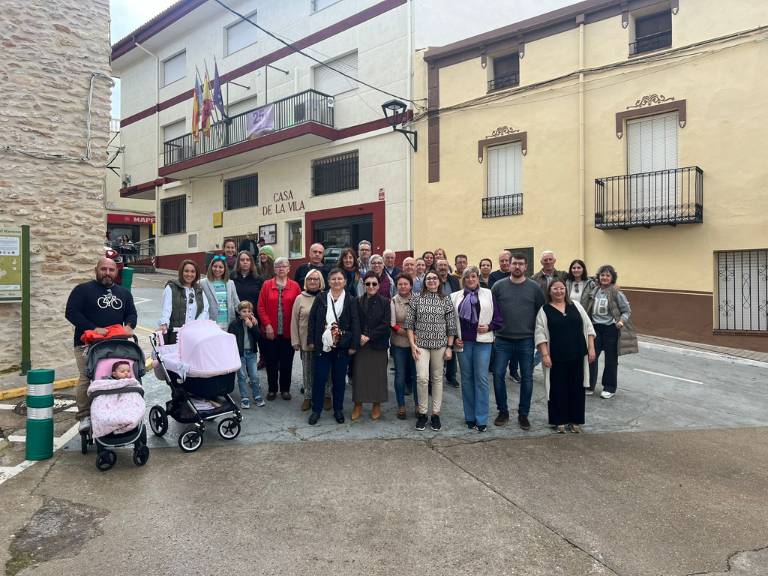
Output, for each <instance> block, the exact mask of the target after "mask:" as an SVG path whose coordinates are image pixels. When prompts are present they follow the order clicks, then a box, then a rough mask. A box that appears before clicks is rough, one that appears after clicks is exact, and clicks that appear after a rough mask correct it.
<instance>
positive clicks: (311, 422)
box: [308, 412, 320, 426]
mask: <svg viewBox="0 0 768 576" xmlns="http://www.w3.org/2000/svg"><path fill="white" fill-rule="evenodd" d="M318 420H320V414H318V413H317V412H312V414H310V415H309V420H308V422H309V425H310V426H314V425H315V424H317V421H318Z"/></svg>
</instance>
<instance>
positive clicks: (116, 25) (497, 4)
mask: <svg viewBox="0 0 768 576" xmlns="http://www.w3.org/2000/svg"><path fill="white" fill-rule="evenodd" d="M175 1H176V0H110V8H111V11H112V22H111V34H112V43H113V44H114V43H115V42H117V41H118V40H120V39H121V38H124V37H125V36H127V35H128V34H130V33H131V32H132V31H133V30H135V29H136V28H138V27H139V26H141V25H142V24H144V23H145V22H146V21H147V20H150V19H151V18H153V17H154V16H156V15H157V14H159V13H160V12H162V11H163V10H165V9H166V8H168V6H170V5H171V4H173V3H174V2H175ZM273 1H275V0H273ZM281 1H285V2H296V3H304V2H309V1H310V0H281ZM342 1H343V0H342ZM412 1H413V6H414V8H413V9H414V15H415V18H416V20H415V21H416V30H415V41H414V45H415V48H423V47H426V46H442V45H444V44H449V43H451V42H455V41H456V40H461V39H462V38H467V37H469V36H474V35H476V34H480V33H481V32H486V31H488V30H493V29H495V28H500V27H501V26H505V25H507V24H511V23H513V22H517V21H519V20H524V19H526V18H530V17H532V16H536V15H538V14H543V13H544V12H549V11H550V10H556V9H557V8H562V7H563V6H567V5H568V4H573V3H575V2H576V0H473V1H470V0H412ZM481 6H482V9H478V8H479V7H481ZM112 117H113V118H119V117H120V81H119V80H117V79H116V85H115V88H114V89H113V91H112Z"/></svg>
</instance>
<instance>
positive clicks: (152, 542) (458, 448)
mask: <svg viewBox="0 0 768 576" xmlns="http://www.w3.org/2000/svg"><path fill="white" fill-rule="evenodd" d="M162 280H163V279H162V278H160V277H152V276H140V277H138V278H137V280H136V287H135V289H134V294H135V297H136V299H137V302H138V306H137V307H138V308H139V319H140V324H141V325H142V326H144V327H148V328H151V327H152V326H154V325H155V323H156V319H157V316H158V315H159V306H160V303H159V296H160V291H161V287H162ZM140 336H141V338H142V339H143V340H144V341H146V338H147V333H146V332H142V331H140ZM767 367H768V365H766V364H763V363H761V362H757V361H753V360H744V359H738V358H732V357H726V356H723V355H721V354H715V353H712V352H701V351H696V350H691V349H681V348H676V347H672V346H669V345H666V344H659V343H645V344H643V345H642V347H641V353H640V354H638V355H635V356H630V357H622V359H621V363H620V370H619V393H618V394H617V395H616V397H615V398H613V399H611V400H602V399H600V398H599V397H597V396H593V397H589V398H588V399H587V424H586V426H585V432H586V433H585V434H582V435H573V434H569V435H565V436H554V435H552V434H551V431H550V429H549V427H548V426H546V404H545V401H544V398H543V394H544V391H543V382H542V376H541V374H540V372H539V371H538V370H537V373H536V377H535V391H534V405H533V408H532V411H531V420H532V425H533V428H532V430H531V431H530V432H523V431H522V430H520V429H519V428H518V427H517V426H516V424H512V425H510V426H507V427H504V428H498V427H495V426H491V428H490V429H489V431H488V432H487V433H486V434H483V435H480V434H478V433H477V432H472V431H467V430H466V429H465V428H464V426H463V417H462V413H461V402H460V396H459V393H458V391H457V390H454V389H449V390H448V391H447V394H446V400H445V403H444V404H445V406H444V411H443V415H444V418H443V422H444V429H443V430H442V431H441V432H439V433H435V432H432V431H425V432H417V431H415V430H414V428H413V423H414V422H413V418H411V417H410V416H411V414H412V408H411V406H410V405H409V419H408V421H406V422H402V421H399V420H397V419H396V418H395V407H394V405H393V404H394V402H393V400H394V398H393V394H390V403H389V404H388V405H387V406H386V407H385V409H384V417H383V419H382V420H381V421H379V422H372V421H371V420H370V419H369V417H368V415H367V414H366V415H365V416H364V417H363V419H361V421H359V422H356V423H350V422H349V420H348V421H347V423H346V424H344V425H341V426H340V425H337V424H336V423H335V421H334V420H333V419H332V417H331V416H330V414H329V413H325V414H324V416H323V418H322V419H321V420H320V424H318V425H317V426H314V427H310V426H309V425H308V424H307V423H306V416H307V413H302V412H300V411H299V406H300V403H301V398H300V395H299V393H298V385H297V384H298V382H300V362H299V361H298V358H297V361H296V363H295V370H294V383H295V388H296V390H295V391H294V392H295V393H294V398H293V400H291V401H290V402H286V401H283V400H281V399H278V400H276V401H274V402H270V403H268V405H267V406H266V407H264V408H253V409H251V410H247V411H244V416H245V419H244V422H243V432H242V434H241V436H240V437H239V438H238V439H236V440H234V441H229V442H225V441H223V440H221V439H219V438H218V435H217V434H216V431H215V429H214V428H213V427H211V428H210V429H209V431H208V432H207V433H206V439H205V444H204V445H203V447H202V448H201V450H200V451H199V452H197V453H195V454H182V453H181V451H180V450H179V448H178V446H177V444H176V439H177V437H178V434H179V432H180V431H183V430H184V429H185V428H184V427H183V426H182V425H179V424H176V423H173V422H172V423H171V429H170V430H169V433H168V434H167V435H166V436H165V437H164V438H151V441H150V446H151V448H152V453H151V458H150V461H149V463H148V464H147V465H146V466H145V467H144V468H136V467H135V466H134V465H133V463H132V462H131V458H130V452H129V451H120V452H119V454H118V455H119V458H118V462H117V465H116V466H115V468H114V469H112V470H111V471H109V472H106V473H102V472H99V471H98V470H96V467H95V466H94V458H95V457H94V455H93V454H92V453H91V454H89V455H88V456H82V455H81V454H80V452H79V440H78V439H77V438H75V439H74V440H73V441H71V442H70V443H69V444H68V445H67V446H66V447H65V448H64V449H63V450H60V451H58V452H57V453H56V454H55V456H54V458H53V459H52V460H50V461H47V462H42V463H38V464H35V465H34V466H32V467H30V468H28V469H27V470H25V471H24V472H22V473H21V474H19V475H18V476H16V477H14V478H13V479H11V480H9V481H7V482H5V483H4V484H2V485H0V506H2V509H3V511H4V521H3V522H2V524H1V525H0V539H2V541H3V542H9V545H6V546H0V565H5V566H6V572H7V573H8V574H17V573H18V574H31V573H34V574H36V575H43V574H60V573H71V574H102V573H104V572H108V573H114V572H115V570H118V571H119V573H120V574H214V573H224V572H228V573H233V574H252V573H259V574H278V573H281V574H285V573H291V574H292V573H303V572H307V573H319V574H353V573H354V574H393V573H394V574H400V573H426V572H428V573H437V574H440V573H442V574H467V573H485V574H527V575H539V574H540V575H556V574H563V575H582V574H584V575H586V574H590V575H603V574H616V575H622V576H624V575H626V576H636V575H645V574H648V575H651V574H661V575H687V574H707V575H709V576H713V575H720V574H729V575H747V574H749V575H758V574H768V528H766V527H768V506H766V503H765V494H766V493H768V464H766V462H768V440H766V431H768V400H766V389H767V388H768V377H767V376H766V374H768V372H767V371H766V368H767ZM261 375H262V378H263V380H262V387H263V388H266V382H265V379H266V374H265V373H264V372H263V371H262V372H261ZM144 385H145V388H146V390H147V403H148V406H149V405H151V404H153V403H162V402H164V401H165V400H166V399H167V398H168V387H167V386H166V385H165V383H163V382H161V381H158V380H157V379H156V378H155V377H154V376H153V375H151V374H148V376H147V377H146V378H145V379H144ZM508 387H509V391H510V405H511V406H514V404H515V403H516V398H517V392H516V384H514V382H512V381H511V380H510V381H509V382H508ZM236 395H237V393H235V396H236ZM347 398H349V395H348V396H347ZM492 402H493V401H492ZM349 409H350V406H349V405H348V406H347V416H349ZM6 412H7V411H6ZM6 417H7V416H6ZM70 424H71V416H70V417H69V420H62V423H61V424H60V430H59V429H57V435H63V434H64V433H65V432H66V429H67V428H68V427H69V425H70ZM20 425H21V426H23V421H22V423H21V424H20ZM4 429H5V425H4ZM20 433H21V434H23V429H22V430H21V432H20ZM10 453H12V449H11V448H9V449H6V450H5V455H4V456H2V455H3V452H2V451H0V456H2V457H4V458H8V457H9V456H8V454H10ZM16 453H17V454H18V453H19V452H18V449H16ZM32 565H36V567H35V568H31V567H30V568H28V569H26V570H25V567H27V566H32Z"/></svg>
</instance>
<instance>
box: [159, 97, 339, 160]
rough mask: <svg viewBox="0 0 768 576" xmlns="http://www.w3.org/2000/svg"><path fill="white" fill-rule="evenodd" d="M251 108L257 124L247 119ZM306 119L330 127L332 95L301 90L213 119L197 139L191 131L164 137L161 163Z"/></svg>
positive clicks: (246, 138) (230, 143)
mask: <svg viewBox="0 0 768 576" xmlns="http://www.w3.org/2000/svg"><path fill="white" fill-rule="evenodd" d="M270 107H271V110H270ZM254 112H261V113H262V121H261V122H260V123H258V124H256V123H255V122H254V121H253V120H254V118H251V122H249V116H250V115H251V114H252V113H254ZM268 112H271V114H270V113H268ZM306 122H316V123H318V124H323V125H325V126H331V127H332V126H333V96H328V95H327V94H323V93H322V92H317V91H316V90H305V91H304V92H299V93H298V94H294V95H292V96H288V97H287V98H283V99H282V100H277V101H275V102H272V103H271V104H265V105H264V106H260V107H259V108H254V109H253V110H248V111H246V112H243V113H242V114H238V115H237V116H230V117H229V118H227V119H226V120H222V121H221V122H216V123H215V124H213V125H212V126H211V130H210V134H209V135H208V136H205V135H204V134H203V133H202V131H201V132H200V134H199V136H198V138H197V140H195V138H193V136H192V134H185V135H184V136H179V137H178V138H174V139H173V140H168V141H167V142H165V143H164V145H163V152H164V165H165V166H171V165H172V164H176V163H178V162H183V161H185V160H189V159H191V158H195V157H196V156H200V155H202V154H207V153H208V152H214V151H216V150H221V149H222V148H226V147H227V146H232V145H233V144H239V143H240V142H245V141H246V140H249V139H251V138H258V137H260V136H264V135H265V134H271V133H273V132H280V131H281V130H285V129H287V128H292V127H294V126H298V125H299V124H304V123H306Z"/></svg>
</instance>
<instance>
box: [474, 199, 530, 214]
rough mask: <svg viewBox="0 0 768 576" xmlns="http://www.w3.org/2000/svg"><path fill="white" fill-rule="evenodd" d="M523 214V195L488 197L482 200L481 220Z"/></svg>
mask: <svg viewBox="0 0 768 576" xmlns="http://www.w3.org/2000/svg"><path fill="white" fill-rule="evenodd" d="M522 213H523V195H522V194H508V195H506V196H489V197H488V198H483V218H496V217H498V216H515V215H517V214H522Z"/></svg>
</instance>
